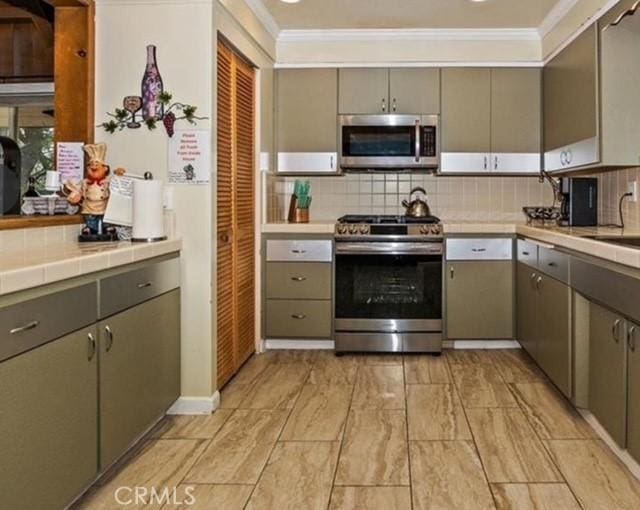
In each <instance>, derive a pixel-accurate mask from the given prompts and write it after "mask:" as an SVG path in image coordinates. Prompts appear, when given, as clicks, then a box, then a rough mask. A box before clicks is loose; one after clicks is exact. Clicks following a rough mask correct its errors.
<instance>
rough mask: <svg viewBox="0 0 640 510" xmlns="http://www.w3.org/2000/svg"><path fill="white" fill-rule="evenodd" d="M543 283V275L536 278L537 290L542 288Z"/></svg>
mask: <svg viewBox="0 0 640 510" xmlns="http://www.w3.org/2000/svg"><path fill="white" fill-rule="evenodd" d="M541 283H542V276H538V278H537V279H536V290H540V284H541Z"/></svg>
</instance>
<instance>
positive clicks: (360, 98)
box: [338, 68, 389, 114]
mask: <svg viewBox="0 0 640 510" xmlns="http://www.w3.org/2000/svg"><path fill="white" fill-rule="evenodd" d="M339 73H340V74H339V76H340V88H339V91H338V113H343V114H350V113H353V114H364V113H371V114H380V113H389V70H388V69H372V68H364V69H340V71H339Z"/></svg>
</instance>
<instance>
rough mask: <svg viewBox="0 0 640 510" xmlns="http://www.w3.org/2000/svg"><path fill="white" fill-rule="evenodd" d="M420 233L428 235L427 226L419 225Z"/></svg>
mask: <svg viewBox="0 0 640 510" xmlns="http://www.w3.org/2000/svg"><path fill="white" fill-rule="evenodd" d="M420 233H421V234H426V235H429V226H428V225H420Z"/></svg>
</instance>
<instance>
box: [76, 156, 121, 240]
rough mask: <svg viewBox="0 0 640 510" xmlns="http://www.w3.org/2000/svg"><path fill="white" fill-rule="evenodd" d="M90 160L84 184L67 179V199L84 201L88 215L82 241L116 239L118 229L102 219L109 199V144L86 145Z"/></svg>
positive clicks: (119, 171) (83, 211)
mask: <svg viewBox="0 0 640 510" xmlns="http://www.w3.org/2000/svg"><path fill="white" fill-rule="evenodd" d="M84 151H85V152H86V153H87V156H88V158H89V161H88V163H87V167H86V171H85V178H84V180H83V181H82V184H81V185H77V184H75V183H66V188H67V191H68V196H67V200H68V201H69V203H70V204H72V205H80V206H81V210H80V212H81V213H82V214H83V215H84V216H85V225H84V228H83V229H82V234H81V235H80V238H79V240H80V241H98V242H100V241H116V240H117V239H118V237H117V234H116V229H115V227H114V226H112V225H104V224H103V222H102V220H103V217H104V212H105V210H106V208H107V202H108V201H109V194H110V193H109V181H110V178H109V173H110V168H109V165H107V164H106V163H105V156H106V154H107V145H106V144H104V143H98V144H89V145H85V146H84ZM124 173H125V170H124V168H117V169H116V170H115V174H116V175H123V174H124Z"/></svg>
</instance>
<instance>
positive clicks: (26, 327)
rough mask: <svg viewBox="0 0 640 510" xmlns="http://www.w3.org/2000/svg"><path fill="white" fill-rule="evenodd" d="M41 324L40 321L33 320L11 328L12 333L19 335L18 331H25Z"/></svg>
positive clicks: (10, 332)
mask: <svg viewBox="0 0 640 510" xmlns="http://www.w3.org/2000/svg"><path fill="white" fill-rule="evenodd" d="M39 325H40V321H31V322H28V323H27V324H25V325H24V326H18V327H17V328H13V329H10V330H9V334H10V335H17V334H18V333H23V332H25V331H29V330H30V329H35V328H37V327H38V326H39Z"/></svg>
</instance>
